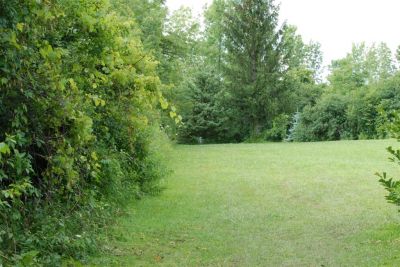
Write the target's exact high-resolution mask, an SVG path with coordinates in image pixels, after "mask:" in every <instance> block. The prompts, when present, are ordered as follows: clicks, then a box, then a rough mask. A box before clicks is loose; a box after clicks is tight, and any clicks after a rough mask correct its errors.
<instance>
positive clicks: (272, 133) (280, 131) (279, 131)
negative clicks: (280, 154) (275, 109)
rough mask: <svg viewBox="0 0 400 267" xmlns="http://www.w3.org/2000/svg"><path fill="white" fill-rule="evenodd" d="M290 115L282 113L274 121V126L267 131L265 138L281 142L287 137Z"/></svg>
mask: <svg viewBox="0 0 400 267" xmlns="http://www.w3.org/2000/svg"><path fill="white" fill-rule="evenodd" d="M289 124H290V122H289V116H288V115H286V114H281V115H279V116H277V117H276V118H275V119H274V120H273V122H272V128H271V129H268V130H267V131H266V132H265V140H267V141H273V142H281V141H283V140H284V139H286V137H287V132H288V128H289Z"/></svg>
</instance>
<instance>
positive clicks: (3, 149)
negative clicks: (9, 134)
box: [0, 143, 11, 154]
mask: <svg viewBox="0 0 400 267" xmlns="http://www.w3.org/2000/svg"><path fill="white" fill-rule="evenodd" d="M10 153H11V151H10V148H9V146H8V145H7V144H6V143H0V154H10Z"/></svg>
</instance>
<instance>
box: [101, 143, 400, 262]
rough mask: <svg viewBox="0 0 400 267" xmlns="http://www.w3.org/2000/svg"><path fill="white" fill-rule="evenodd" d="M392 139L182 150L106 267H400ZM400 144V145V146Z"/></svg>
mask: <svg viewBox="0 0 400 267" xmlns="http://www.w3.org/2000/svg"><path fill="white" fill-rule="evenodd" d="M389 145H397V143H396V142H395V141H393V140H386V141H341V142H324V143H281V144H239V145H205V146H176V147H175V148H174V150H173V154H172V156H171V161H172V168H173V170H174V173H173V174H172V175H171V177H170V178H169V179H168V182H167V184H166V187H167V188H166V190H165V191H164V192H163V193H162V194H161V195H160V196H157V197H148V198H145V199H143V200H142V201H139V202H135V203H133V204H132V205H131V206H130V208H129V209H128V212H127V214H126V215H125V216H124V217H122V218H121V219H120V220H119V222H118V224H117V225H115V226H114V227H113V231H112V232H110V235H111V236H114V238H112V240H111V241H110V243H109V244H108V245H107V246H105V248H104V253H103V255H102V256H100V257H99V258H97V259H95V260H94V264H97V265H99V266H400V215H399V214H398V212H397V208H396V207H395V206H393V205H390V204H387V203H386V200H385V199H384V196H385V194H386V192H385V191H384V189H383V188H382V187H381V186H380V184H379V183H378V178H377V177H376V176H375V175H374V173H375V172H377V171H388V172H389V173H391V174H393V175H398V176H399V177H400V172H399V171H398V169H397V168H396V166H394V164H391V163H389V162H388V160H387V158H388V154H387V153H386V151H385V148H386V147H387V146H389ZM399 146H400V144H399Z"/></svg>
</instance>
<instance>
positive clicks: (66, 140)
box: [0, 0, 168, 266]
mask: <svg viewBox="0 0 400 267" xmlns="http://www.w3.org/2000/svg"><path fill="white" fill-rule="evenodd" d="M0 13H1V16H0V45H1V47H2V50H1V51H2V52H1V53H0V218H1V219H0V251H1V254H0V255H1V256H0V258H1V260H3V261H5V259H8V260H6V262H5V263H7V264H12V263H13V262H15V261H18V260H19V261H21V260H24V259H25V260H29V258H32V259H31V261H32V262H33V261H34V259H35V258H37V257H39V258H40V259H41V262H43V263H44V265H50V266H55V265H59V264H60V262H61V261H62V259H63V258H66V257H67V258H69V257H73V258H80V257H83V256H84V255H85V253H86V252H87V251H90V249H92V248H93V247H94V246H93V244H94V243H95V238H94V236H95V235H94V234H93V233H94V232H96V231H97V230H96V229H98V228H99V227H101V226H102V225H103V224H104V223H105V222H106V218H107V216H106V215H107V214H111V213H112V211H113V208H112V207H114V206H115V205H113V203H116V202H118V199H121V197H122V196H123V195H125V196H126V195H127V194H129V193H131V192H134V193H135V194H136V195H137V196H141V195H143V194H144V193H147V192H149V191H154V189H155V185H156V183H157V180H159V179H160V177H162V176H163V174H164V173H163V170H162V169H160V168H159V167H158V159H157V157H156V156H155V154H157V152H156V151H153V150H152V148H151V143H152V139H153V134H152V131H151V130H150V129H151V128H153V127H157V124H158V123H157V118H158V108H157V107H158V106H159V103H162V106H164V107H165V108H166V106H168V105H167V104H165V103H166V102H165V100H164V99H163V97H162V95H161V93H160V89H159V87H160V81H159V78H158V76H157V75H156V66H157V64H156V63H155V62H154V61H153V60H152V59H151V57H150V56H149V55H147V54H146V53H144V51H143V49H142V45H141V42H140V40H139V38H138V37H137V34H135V32H137V26H136V24H135V22H134V21H131V20H126V19H122V18H120V17H119V16H118V15H117V14H115V13H113V12H111V9H110V8H109V5H108V2H107V1H106V0H85V1H83V0H82V1H77V0H54V1H36V0H35V1H33V0H26V1H20V0H7V1H5V0H2V1H0ZM0 265H1V262H0Z"/></svg>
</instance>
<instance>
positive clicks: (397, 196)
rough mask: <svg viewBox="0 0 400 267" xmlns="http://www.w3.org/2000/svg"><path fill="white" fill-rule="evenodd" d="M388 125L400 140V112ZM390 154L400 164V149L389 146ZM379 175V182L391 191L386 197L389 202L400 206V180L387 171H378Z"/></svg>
mask: <svg viewBox="0 0 400 267" xmlns="http://www.w3.org/2000/svg"><path fill="white" fill-rule="evenodd" d="M386 127H387V128H388V131H389V132H390V133H391V135H392V137H395V138H396V139H397V140H399V141H400V115H399V113H392V118H391V120H390V121H389V122H387V124H386ZM387 150H388V152H389V154H390V155H391V157H390V161H391V162H393V163H395V164H396V165H398V164H400V149H395V148H393V147H388V148H387ZM377 176H379V178H380V179H379V182H380V183H381V184H382V185H383V186H384V187H385V189H386V190H387V191H388V192H389V195H387V196H386V199H387V200H388V202H389V203H392V204H395V205H397V206H400V181H399V180H398V179H395V178H393V177H390V176H388V174H387V173H386V172H384V173H377Z"/></svg>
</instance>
